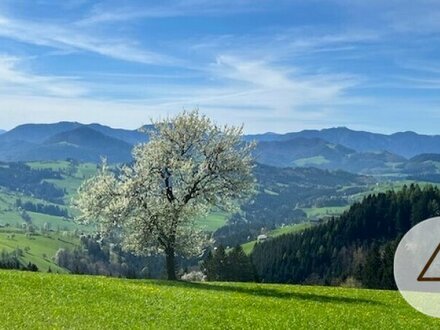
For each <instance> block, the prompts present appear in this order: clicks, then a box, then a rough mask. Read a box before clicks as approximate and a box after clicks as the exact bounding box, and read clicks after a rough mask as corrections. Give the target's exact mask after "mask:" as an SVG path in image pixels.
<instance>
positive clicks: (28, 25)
mask: <svg viewBox="0 0 440 330" xmlns="http://www.w3.org/2000/svg"><path fill="white" fill-rule="evenodd" d="M66 25H67V26H68V24H66ZM93 35H94V34H93V33H92V32H90V33H87V31H82V30H81V29H79V28H74V27H72V26H71V27H70V28H69V27H66V26H63V25H61V24H57V25H55V24H49V23H41V22H40V23H34V22H31V21H25V20H16V19H10V18H6V17H2V16H0V36H2V37H5V38H10V39H14V40H18V41H21V42H25V43H29V44H34V45H39V46H47V47H51V48H56V49H63V50H69V51H85V52H92V53H96V54H100V55H104V56H107V57H111V58H114V59H119V60H124V61H131V62H138V63H143V64H156V65H171V64H173V63H175V62H176V59H175V58H172V57H171V56H168V55H163V54H159V53H156V52H153V51H149V50H145V49H143V48H141V47H139V46H137V45H136V44H135V43H134V42H130V41H127V40H125V39H124V40H122V39H117V38H115V37H113V38H111V37H108V36H107V35H105V36H100V37H98V36H96V37H95V36H93Z"/></svg>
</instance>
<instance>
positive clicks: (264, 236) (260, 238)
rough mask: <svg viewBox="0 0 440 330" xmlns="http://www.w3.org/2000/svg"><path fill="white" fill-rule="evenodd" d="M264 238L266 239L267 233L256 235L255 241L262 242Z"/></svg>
mask: <svg viewBox="0 0 440 330" xmlns="http://www.w3.org/2000/svg"><path fill="white" fill-rule="evenodd" d="M265 240H267V235H264V234H261V235H258V237H257V242H259V243H260V242H264V241H265Z"/></svg>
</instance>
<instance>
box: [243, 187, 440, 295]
mask: <svg viewBox="0 0 440 330" xmlns="http://www.w3.org/2000/svg"><path fill="white" fill-rule="evenodd" d="M438 215H440V190H439V189H438V188H436V187H432V186H427V187H424V188H420V187H419V186H418V185H411V186H410V187H404V188H403V189H402V190H401V191H399V192H394V191H388V192H387V193H380V194H377V195H370V196H368V197H366V198H365V199H364V200H363V201H362V202H360V203H355V204H354V205H353V206H351V208H350V210H349V211H347V212H346V213H344V214H343V215H342V216H341V217H340V218H334V219H332V220H330V221H328V222H326V223H325V224H321V225H319V226H315V227H312V228H310V229H307V230H305V231H303V232H301V233H300V234H288V235H283V236H280V237H277V238H274V239H272V240H270V241H267V242H264V243H261V244H257V245H256V246H255V247H254V250H253V253H252V260H253V263H254V265H255V267H256V270H257V273H258V276H259V277H260V279H261V280H262V281H264V282H282V283H309V284H334V285H338V284H344V283H345V284H347V285H355V286H356V285H359V286H363V287H368V288H386V289H393V288H394V280H393V256H394V251H395V249H396V246H397V243H398V242H399V240H400V238H401V237H402V235H404V234H405V233H406V232H407V231H408V230H409V229H410V228H411V227H412V226H414V225H415V224H417V223H418V222H420V221H422V220H425V219H427V218H429V217H433V216H438Z"/></svg>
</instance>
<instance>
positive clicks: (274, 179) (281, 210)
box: [214, 164, 375, 246]
mask: <svg viewBox="0 0 440 330" xmlns="http://www.w3.org/2000/svg"><path fill="white" fill-rule="evenodd" d="M254 175H255V178H256V180H257V182H258V193H257V194H256V195H255V196H254V198H252V199H251V200H250V201H249V202H248V203H246V204H245V205H243V206H242V207H241V212H239V213H237V214H234V215H233V216H232V217H231V218H230V219H229V221H228V224H227V226H224V227H222V228H220V229H218V230H217V231H216V232H215V233H214V238H215V240H216V242H217V243H218V244H223V245H225V246H235V245H237V244H241V243H244V242H246V241H249V240H253V239H255V238H256V237H257V236H258V234H260V233H261V230H262V229H267V230H270V229H275V228H277V227H280V226H282V225H289V224H294V223H299V222H303V221H304V220H305V219H306V218H307V214H306V212H305V209H307V208H316V207H321V208H325V207H334V206H336V207H338V206H339V207H340V206H348V205H350V204H351V203H352V202H353V195H355V194H357V193H360V192H365V191H367V190H368V189H370V186H371V185H372V184H374V183H375V180H374V179H372V178H370V177H366V176H362V175H356V174H351V173H347V172H343V171H326V170H320V169H316V168H276V167H272V166H267V165H260V164H258V165H257V166H256V167H255V168H254Z"/></svg>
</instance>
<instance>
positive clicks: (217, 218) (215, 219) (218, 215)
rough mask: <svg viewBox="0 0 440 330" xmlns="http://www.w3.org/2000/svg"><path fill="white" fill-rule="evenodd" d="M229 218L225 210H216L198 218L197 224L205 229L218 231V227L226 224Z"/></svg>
mask: <svg viewBox="0 0 440 330" xmlns="http://www.w3.org/2000/svg"><path fill="white" fill-rule="evenodd" d="M227 219H228V214H227V213H225V212H220V211H214V212H211V213H210V214H209V215H208V216H207V217H205V218H201V219H198V220H197V226H198V227H199V228H200V229H203V230H205V231H210V232H212V231H216V230H217V229H218V228H220V227H222V226H224V225H225V223H226V220H227Z"/></svg>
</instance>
